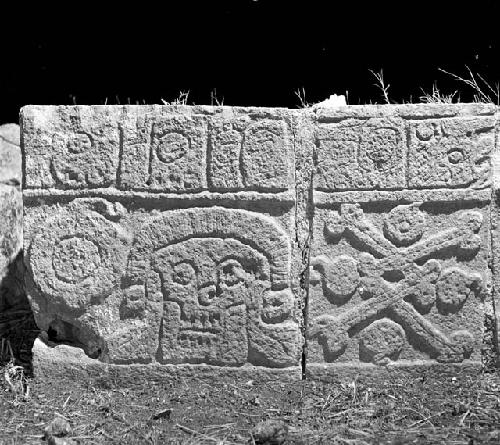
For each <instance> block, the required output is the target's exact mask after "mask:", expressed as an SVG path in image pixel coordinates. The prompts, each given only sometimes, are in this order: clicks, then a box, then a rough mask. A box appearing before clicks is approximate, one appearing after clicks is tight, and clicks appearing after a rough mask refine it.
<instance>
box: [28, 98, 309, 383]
mask: <svg viewBox="0 0 500 445" xmlns="http://www.w3.org/2000/svg"><path fill="white" fill-rule="evenodd" d="M22 118H23V129H24V136H23V140H24V148H25V163H26V171H27V174H26V189H25V191H24V202H25V233H24V240H25V249H26V264H27V266H28V271H29V276H28V278H27V289H28V293H29V297H30V299H31V302H32V306H33V308H34V312H35V317H36V320H37V323H38V325H39V327H40V328H41V329H42V330H43V331H45V332H46V335H47V337H48V339H49V340H52V341H56V342H66V343H69V344H72V345H74V346H78V347H81V348H83V350H84V351H85V352H86V354H87V355H88V356H89V357H90V358H92V359H96V360H100V361H103V362H107V363H112V364H134V363H135V364H156V365H181V364H194V365H197V364H204V365H211V366H224V367H237V368H239V367H242V366H244V365H247V366H252V365H253V366H259V367H263V368H264V369H271V368H290V369H291V372H293V373H295V375H297V376H299V375H300V370H301V368H300V356H301V352H302V334H301V331H300V324H301V319H302V314H301V311H300V308H299V301H298V297H297V295H298V274H296V273H295V270H296V269H298V261H299V260H298V258H299V253H298V251H297V248H296V246H295V242H294V240H295V236H294V233H295V229H294V228H295V200H294V183H293V182H292V178H293V156H292V155H291V154H292V153H293V144H294V141H293V131H292V127H293V125H294V118H293V112H288V111H286V110H266V109H229V108H219V109H214V108H211V107H205V108H203V107H198V108H191V107H27V108H24V109H23V113H22ZM223 192H224V193H223Z"/></svg>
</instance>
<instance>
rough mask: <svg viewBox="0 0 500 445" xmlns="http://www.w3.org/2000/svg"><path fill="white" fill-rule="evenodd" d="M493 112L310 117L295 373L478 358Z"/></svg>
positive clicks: (487, 294) (419, 110)
mask: <svg viewBox="0 0 500 445" xmlns="http://www.w3.org/2000/svg"><path fill="white" fill-rule="evenodd" d="M493 114H494V108H493V107H490V108H488V107H483V106H477V107H475V106H472V105H471V106H463V107H455V108H453V107H451V108H450V107H447V106H413V107H411V106H394V107H368V106H367V107H345V108H343V109H339V110H319V112H318V113H316V116H315V119H316V122H317V129H316V136H315V137H316V144H315V145H316V147H315V149H314V153H313V158H314V164H315V170H314V174H313V183H314V192H313V193H312V201H313V203H312V206H313V207H314V217H313V220H312V230H311V236H312V242H311V250H310V272H309V276H308V278H309V293H308V310H307V339H308V340H307V370H308V372H309V374H310V375H312V376H315V375H318V374H321V373H325V372H328V370H329V369H330V370H332V369H339V370H340V369H345V367H346V365H348V366H351V367H357V368H360V369H361V368H363V369H366V367H367V366H368V367H369V366H380V365H386V366H388V365H390V366H415V365H417V364H418V365H423V364H427V365H432V364H435V365H438V364H451V363H454V364H468V363H477V364H479V365H480V364H481V362H482V360H483V356H482V353H484V338H485V336H486V335H488V334H487V333H486V332H485V326H486V322H487V317H488V314H489V313H490V312H491V310H492V307H493V296H492V291H491V290H492V275H491V270H490V264H491V263H490V261H491V236H490V211H491V190H490V188H489V187H490V186H491V179H492V173H491V164H492V157H493V156H494V147H495V119H494V116H493Z"/></svg>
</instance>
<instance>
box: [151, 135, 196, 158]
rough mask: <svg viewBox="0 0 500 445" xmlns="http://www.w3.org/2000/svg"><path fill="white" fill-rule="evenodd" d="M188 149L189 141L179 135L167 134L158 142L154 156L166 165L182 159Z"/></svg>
mask: <svg viewBox="0 0 500 445" xmlns="http://www.w3.org/2000/svg"><path fill="white" fill-rule="evenodd" d="M188 149H189V140H188V139H187V138H186V137H185V136H184V135H182V134H180V133H168V134H166V135H165V136H163V137H162V138H160V139H159V140H158V145H157V147H156V154H157V156H158V159H159V160H160V161H161V162H164V163H166V164H168V163H170V162H174V161H176V160H177V159H180V158H182V157H183V156H184V155H185V154H186V153H187V151H188Z"/></svg>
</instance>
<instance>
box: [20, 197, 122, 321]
mask: <svg viewBox="0 0 500 445" xmlns="http://www.w3.org/2000/svg"><path fill="white" fill-rule="evenodd" d="M123 212H125V210H124V209H123V207H121V205H120V204H111V203H109V202H107V201H105V200H99V199H93V200H85V199H77V200H75V201H73V202H72V203H70V204H69V205H68V206H64V207H59V208H58V209H57V212H54V214H53V215H52V216H50V217H49V218H47V219H46V220H45V221H44V222H43V225H42V227H40V228H39V230H37V231H36V234H35V236H34V237H33V239H32V242H31V245H30V246H29V252H28V254H29V259H30V263H29V264H30V267H31V270H32V272H33V280H34V282H35V284H36V285H37V287H38V288H39V289H40V291H41V293H42V294H43V295H44V296H45V297H47V298H49V299H50V302H51V304H54V305H59V306H60V307H61V308H62V309H63V310H64V311H70V312H74V313H82V312H83V311H85V310H86V308H87V307H88V306H89V305H92V304H98V303H102V302H103V301H104V300H105V298H106V297H107V296H108V295H109V294H110V292H111V291H112V290H113V287H114V286H116V285H117V283H118V281H119V280H118V278H119V276H120V273H121V269H120V264H121V263H123V258H124V257H125V255H126V249H127V247H126V246H127V240H128V235H127V234H126V233H125V231H124V230H123V229H122V228H121V227H120V226H119V225H118V224H116V223H115V222H114V221H113V220H115V221H116V220H117V219H119V218H120V217H121V215H122V213H123ZM103 213H104V215H106V216H104V215H103Z"/></svg>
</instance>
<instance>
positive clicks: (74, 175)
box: [22, 106, 120, 189]
mask: <svg viewBox="0 0 500 445" xmlns="http://www.w3.org/2000/svg"><path fill="white" fill-rule="evenodd" d="M118 123H119V110H118V109H117V108H114V107H99V106H96V107H36V106H30V107H25V108H24V109H23V116H22V144H23V149H24V153H25V157H24V161H25V173H26V175H25V178H24V181H25V187H26V188H64V189H77V188H98V187H109V186H111V185H113V184H114V183H115V178H116V171H117V168H118V160H119V147H120V132H119V129H118Z"/></svg>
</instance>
